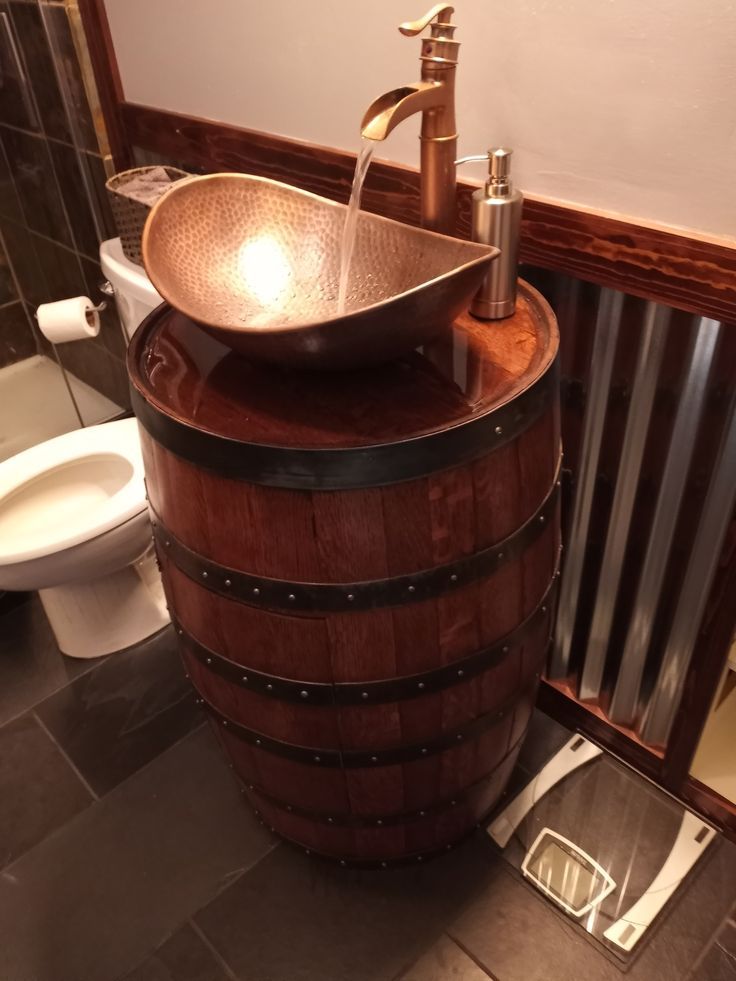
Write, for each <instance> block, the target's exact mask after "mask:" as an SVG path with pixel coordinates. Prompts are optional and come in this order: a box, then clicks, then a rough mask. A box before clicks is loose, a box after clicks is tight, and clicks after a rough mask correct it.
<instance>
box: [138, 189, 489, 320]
mask: <svg viewBox="0 0 736 981" xmlns="http://www.w3.org/2000/svg"><path fill="white" fill-rule="evenodd" d="M234 179H235V180H244V181H248V182H252V181H258V182H259V183H261V184H269V185H271V186H275V187H285V188H288V189H289V190H290V191H294V192H295V193H297V194H300V195H302V196H303V197H307V198H313V199H314V200H316V201H319V202H321V203H326V204H328V205H330V206H332V207H333V208H338V209H340V210H341V211H343V212H344V211H347V207H348V206H347V205H346V204H342V203H341V202H339V201H333V200H331V199H330V198H325V197H322V195H321V194H314V193H313V192H312V191H305V190H304V189H303V188H301V187H296V186H295V185H294V184H286V183H285V182H284V181H276V180H273V179H272V178H270V177H261V176H259V175H257V174H242V173H229V172H223V173H217V174H203V175H201V176H192V177H191V178H189V179H185V180H182V181H179V182H177V184H176V185H174V186H172V188H171V189H170V190H168V191H166V193H165V194H163V195H162V196H161V197H160V198H159V199H158V201H157V202H156V203H155V204H154V206H153V207H152V209H151V212H150V214H149V215H148V218H147V220H146V224H145V226H144V228H143V234H142V236H141V252H142V255H143V264H144V267H145V270H146V273H147V275H148V278H149V279H150V280H151V282H152V283H153V285H154V287H155V288H156V290H157V291H158V293H159V294H160V295H161V296H162V297H163V298H164V300H165V301H166V302H167V303H169V304H170V305H171V306H172V307H174V308H175V309H177V310H179V312H180V313H183V314H184V315H185V316H187V317H189V318H190V319H191V320H193V321H195V323H200V324H206V325H207V326H208V327H214V328H216V329H217V330H222V331H229V332H230V333H233V334H241V335H242V334H246V333H248V332H249V331H248V328H247V327H245V328H243V327H233V326H232V324H228V323H224V322H222V321H217V320H212V319H207V320H204V319H203V318H202V317H199V316H195V315H193V314H191V313H190V312H189V311H187V310H185V309H184V304H182V302H181V299H180V298H179V297H177V300H176V302H174V300H173V299H172V298H171V296H169V295H167V290H165V289H164V288H162V286H161V285H160V281H158V278H157V276H156V273H155V270H154V269H152V268H151V266H150V264H149V258H150V256H149V236H150V230H151V228H152V226H153V223H154V221H155V217H156V215H157V214H158V212H159V211H160V209H161V208H164V207H166V204H167V202H168V200H169V199H170V198H172V197H173V196H174V195H176V194H179V193H182V192H184V191H185V189H186V188H187V187H189V186H190V185H191V184H193V183H195V182H197V183H198V182H199V181H225V182H231V181H233V180H234ZM361 210H363V209H361ZM365 213H366V214H369V215H370V217H371V220H374V221H380V222H384V223H387V224H391V225H401V226H403V227H404V228H410V229H411V230H412V231H413V232H415V233H417V234H420V235H423V236H429V237H431V238H433V239H442V240H447V239H451V240H454V241H456V242H462V244H463V245H465V246H467V247H468V248H472V249H475V250H477V251H478V252H479V255H478V257H477V258H475V259H470V260H469V261H468V262H463V263H461V264H460V265H459V266H453V267H452V268H451V269H448V270H447V272H445V273H442V275H441V276H434V277H433V278H432V279H427V280H425V281H424V282H422V283H419V284H418V285H417V286H412V288H411V289H409V290H404V291H403V292H401V293H394V294H392V295H391V296H389V297H385V298H384V299H383V300H379V301H378V302H377V303H370V304H368V305H367V306H364V307H358V308H357V309H355V310H351V311H349V312H348V313H341V314H336V315H335V316H333V317H325V318H323V319H320V320H309V321H304V322H303V323H299V324H291V325H285V326H278V325H275V324H272V325H270V326H263V327H258V329H257V331H255V330H254V331H253V332H252V333H253V335H254V336H255V335H256V334H259V335H264V334H279V335H286V334H298V333H300V332H301V331H305V330H310V329H311V330H314V329H316V328H319V327H325V326H329V325H330V324H333V323H337V322H341V323H342V322H344V321H349V320H352V319H353V318H354V317H363V316H365V314H366V312H367V311H372V310H380V309H381V308H382V307H386V306H391V305H393V304H394V303H396V301H397V300H398V299H399V298H400V297H406V296H411V295H412V294H414V293H420V292H423V291H424V290H426V289H427V287H428V286H430V285H433V284H435V283H440V282H442V280H444V279H449V278H451V277H453V276H456V275H457V273H458V272H459V271H460V270H463V269H471V268H473V267H474V266H478V265H481V264H482V263H485V262H487V261H488V260H489V259H495V258H496V256H497V255H499V254H500V249H497V248H496V247H495V246H492V245H482V244H481V243H479V242H470V241H468V240H467V239H461V238H457V237H456V236H453V235H443V234H441V233H440V232H433V231H430V230H429V229H427V228H420V227H419V226H417V225H409V224H408V223H407V222H403V221H397V220H396V219H395V218H387V217H386V216H385V215H378V214H375V213H374V212H372V211H370V212H365Z"/></svg>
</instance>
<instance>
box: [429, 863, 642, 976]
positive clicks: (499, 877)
mask: <svg viewBox="0 0 736 981" xmlns="http://www.w3.org/2000/svg"><path fill="white" fill-rule="evenodd" d="M448 933H449V935H450V936H451V937H452V938H453V939H454V940H456V941H457V942H458V943H460V944H461V945H462V946H463V948H464V949H465V950H468V951H470V952H471V953H472V954H473V957H474V958H475V959H476V960H477V961H478V962H479V963H480V964H482V966H483V968H484V970H486V971H488V972H489V973H492V974H493V975H494V976H495V977H496V978H498V979H499V981H573V979H574V981H578V979H585V981H620V979H621V973H620V971H619V970H618V968H617V967H615V966H614V965H613V964H612V963H611V962H610V961H608V960H607V959H606V957H605V956H604V955H603V954H602V953H599V952H598V951H597V950H595V949H594V948H593V947H592V945H591V944H590V943H589V942H588V941H587V940H586V939H585V938H584V937H582V936H581V935H580V934H579V933H578V932H577V929H576V928H575V927H574V926H573V924H572V923H569V922H567V921H566V920H564V919H563V918H562V917H561V916H558V914H557V913H556V912H555V911H554V910H553V909H552V908H551V907H550V906H548V905H547V904H546V902H545V901H544V900H543V899H542V898H541V897H537V896H535V895H534V894H533V893H532V891H531V889H530V888H529V887H528V886H527V885H526V884H525V883H523V882H521V881H519V880H518V879H517V878H516V876H515V875H514V874H513V873H512V872H510V871H508V870H507V869H506V868H504V867H503V866H502V865H499V866H497V867H496V868H495V869H494V874H493V876H492V877H491V878H490V880H489V882H488V883H487V885H486V888H485V890H484V892H483V894H482V896H481V897H479V898H478V900H477V901H476V902H475V903H473V904H472V905H471V907H470V908H469V909H468V910H467V911H466V912H465V913H464V914H463V915H462V916H461V917H460V918H459V919H458V921H457V922H456V923H455V924H454V925H452V926H451V927H450V928H449V930H448ZM652 981H654V979H652Z"/></svg>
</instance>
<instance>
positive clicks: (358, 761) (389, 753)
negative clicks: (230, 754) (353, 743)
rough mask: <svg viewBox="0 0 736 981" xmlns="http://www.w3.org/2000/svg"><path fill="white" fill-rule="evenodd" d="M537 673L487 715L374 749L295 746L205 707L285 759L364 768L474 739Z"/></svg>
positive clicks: (410, 759) (245, 737) (508, 709)
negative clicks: (407, 742)
mask: <svg viewBox="0 0 736 981" xmlns="http://www.w3.org/2000/svg"><path fill="white" fill-rule="evenodd" d="M537 680H538V679H537V677H535V678H534V679H533V681H532V682H531V684H527V685H526V686H524V687H523V688H521V689H520V690H519V691H517V692H515V693H514V695H513V696H512V697H511V698H509V699H508V700H507V701H506V702H505V703H504V705H502V706H501V707H500V708H498V709H494V711H492V712H486V713H485V715H481V716H478V717H477V718H475V719H473V720H472V722H468V723H466V724H465V725H464V726H461V727H460V728H459V729H452V730H449V731H446V732H442V733H440V734H439V735H438V736H437V737H436V738H434V739H431V740H428V741H426V742H423V743H421V744H420V745H416V744H413V745H405V746H390V747H388V748H386V749H373V750H353V749H324V748H322V747H316V746H296V745H294V744H293V743H287V742H283V741H282V740H280V739H273V738H272V737H271V736H266V735H264V733H262V732H256V731H255V730H253V729H249V728H248V727H247V726H244V725H242V723H240V722H235V721H233V720H232V719H226V718H225V717H224V716H223V715H222V714H221V713H220V712H219V711H218V710H217V709H216V708H215V707H214V706H213V705H211V704H210V703H209V702H208V701H207V700H203V701H204V708H205V710H206V711H207V712H208V713H209V715H210V716H211V717H212V718H213V719H215V720H216V721H218V722H220V723H221V724H223V723H227V729H228V731H229V732H231V733H232V734H233V735H234V736H237V737H238V739H242V740H243V742H246V743H249V744H250V745H251V746H258V747H260V748H261V749H262V750H265V751H266V752H269V753H273V754H274V755H275V756H281V757H284V758H285V759H289V760H293V761H294V762H296V763H306V764H309V765H310V766H320V767H332V768H336V769H363V768H365V767H374V766H376V765H378V766H391V765H393V764H396V763H411V762H413V761H414V760H419V759H422V758H424V757H427V756H433V755H435V754H436V753H442V752H444V751H445V750H447V749H450V748H451V747H453V746H455V745H456V744H457V742H458V736H462V737H463V739H472V738H474V737H477V736H479V735H481V734H482V733H484V732H486V731H487V730H488V729H491V728H492V727H493V726H495V725H497V724H498V723H499V722H500V721H501V720H502V719H503V718H504V717H505V716H506V715H508V714H509V713H510V712H513V711H514V709H515V708H516V705H517V703H518V702H519V701H520V700H521V699H523V698H524V696H525V695H526V694H528V693H529V692H531V691H532V690H536V687H537Z"/></svg>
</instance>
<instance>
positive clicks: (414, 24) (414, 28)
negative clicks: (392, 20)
mask: <svg viewBox="0 0 736 981" xmlns="http://www.w3.org/2000/svg"><path fill="white" fill-rule="evenodd" d="M454 12H455V8H454V7H450V6H448V5H447V4H446V3H438V4H435V6H434V7H432V9H431V10H429V11H427V13H426V14H425V15H424V16H423V17H420V18H419V20H409V21H406V23H404V24H399V30H400V31H401V33H402V34H403V35H404V37H416V36H417V34H421V33H422V31H423V30H424V28H425V27H426V26H427V25H428V24H429V23H430V22H431V21H433V20H434V19H435V17H437V18H438V23H439V24H442V26H443V27H445V26H447V25H449V23H450V18H451V17H452V15H453V13H454ZM443 14H447V20H446V21H442V20H439V18H441V17H442V15H443ZM433 33H434V30H433Z"/></svg>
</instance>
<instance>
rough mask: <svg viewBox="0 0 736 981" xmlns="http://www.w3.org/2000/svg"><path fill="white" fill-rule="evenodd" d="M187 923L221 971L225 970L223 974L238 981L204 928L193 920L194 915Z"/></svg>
mask: <svg viewBox="0 0 736 981" xmlns="http://www.w3.org/2000/svg"><path fill="white" fill-rule="evenodd" d="M187 923H188V924H189V926H190V927H191V928H192V930H194V932H195V933H196V934H197V936H198V937H199V939H200V940H201V941H202V943H203V944H204V945H205V947H206V948H207V949H208V950H209V952H210V953H211V954H212V956H213V957H214V958H215V960H216V961H217V963H218V964H219V966H220V967H221V968H222V969H223V971H224V972H225V974H226V975H227V977H228V978H229V979H230V981H238V976H237V974H236V973H235V971H233V969H232V968H231V967H230V965H229V964H228V962H227V961H226V960H225V958H224V957H223V956H222V954H221V953H220V951H219V950H218V949H217V947H215V945H214V944H213V943H212V941H211V940H210V939H209V937H208V936H207V934H206V933H205V932H204V930H203V929H202V928H201V927H200V926H199V924H198V923H197V922H196V921H195V919H194V916H191V917H190V918H189V919H188V920H187Z"/></svg>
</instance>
